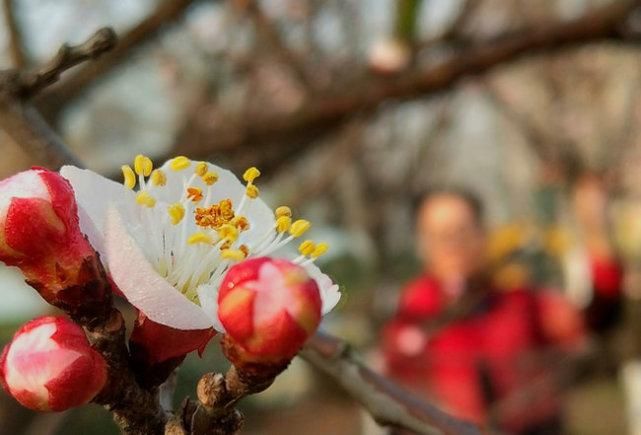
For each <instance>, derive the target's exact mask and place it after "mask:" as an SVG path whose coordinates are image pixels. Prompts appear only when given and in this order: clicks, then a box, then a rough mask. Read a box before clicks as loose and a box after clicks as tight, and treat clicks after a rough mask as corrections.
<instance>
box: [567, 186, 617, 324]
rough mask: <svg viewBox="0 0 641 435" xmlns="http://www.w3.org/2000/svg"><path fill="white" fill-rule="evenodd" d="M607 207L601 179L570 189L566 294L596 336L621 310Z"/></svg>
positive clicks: (614, 320) (605, 191)
mask: <svg viewBox="0 0 641 435" xmlns="http://www.w3.org/2000/svg"><path fill="white" fill-rule="evenodd" d="M608 203H609V201H608V192H607V189H606V186H605V183H604V181H603V180H602V178H601V177H599V176H597V175H596V174H593V173H586V174H584V175H582V176H581V177H579V178H578V180H577V181H576V183H575V184H574V186H573V189H572V203H571V205H572V211H573V217H574V222H573V225H572V228H573V232H574V237H573V246H572V247H571V248H570V249H569V250H568V251H567V252H566V254H565V256H564V272H565V285H564V287H565V291H566V293H567V295H568V297H569V298H570V299H571V300H572V301H573V302H574V303H575V304H576V305H577V306H578V307H579V308H580V309H581V310H582V311H583V313H584V315H585V320H586V323H587V326H588V327H589V329H590V330H591V331H592V332H595V333H597V334H598V335H603V334H607V333H608V332H610V331H611V330H612V329H613V328H614V327H615V326H617V325H618V324H619V322H620V321H621V319H622V306H623V291H622V289H623V267H622V265H621V262H620V261H619V259H618V256H617V254H616V251H615V248H614V244H613V243H612V240H611V239H612V230H611V225H610V222H609V217H608Z"/></svg>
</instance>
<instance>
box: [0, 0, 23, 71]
mask: <svg viewBox="0 0 641 435" xmlns="http://www.w3.org/2000/svg"><path fill="white" fill-rule="evenodd" d="M2 12H3V13H4V20H5V23H6V25H7V33H8V36H9V54H10V55H11V61H12V62H13V67H14V68H22V67H24V66H25V65H26V63H27V61H26V56H25V52H24V45H23V43H22V33H21V32H20V28H19V26H18V22H17V20H16V15H15V3H14V0H2Z"/></svg>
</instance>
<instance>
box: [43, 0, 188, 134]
mask: <svg viewBox="0 0 641 435" xmlns="http://www.w3.org/2000/svg"><path fill="white" fill-rule="evenodd" d="M194 1H195V0H162V1H160V2H159V4H158V7H157V9H156V10H155V11H154V12H153V13H152V14H151V15H149V16H148V17H146V18H145V19H143V20H142V21H141V22H140V23H138V24H137V25H136V26H134V27H133V28H132V29H131V30H129V31H128V32H126V33H124V34H123V35H122V36H121V37H120V39H119V42H118V45H117V46H116V47H115V48H114V50H112V51H111V52H110V53H109V55H107V56H104V57H102V58H101V59H100V60H98V61H96V62H91V63H89V64H87V65H85V66H83V67H82V68H80V69H78V70H77V71H75V72H74V73H73V74H70V75H69V77H68V78H67V79H66V80H64V82H61V83H60V84H59V85H57V86H56V87H53V88H51V90H50V91H48V92H47V93H46V94H43V95H42V96H41V97H40V98H39V99H38V107H39V108H40V109H41V111H42V112H43V114H44V115H45V117H46V118H47V119H49V120H53V121H55V120H56V119H57V117H58V115H59V113H60V111H62V110H63V109H64V108H65V107H67V106H68V105H69V104H70V103H71V102H73V101H75V100H77V99H78V98H79V97H81V96H82V95H84V94H85V92H86V91H87V90H88V89H89V88H90V87H91V86H92V85H93V84H94V83H96V82H98V81H99V80H100V79H102V78H104V77H105V76H107V75H108V74H109V73H110V72H112V71H113V70H115V69H116V68H117V67H119V66H120V65H121V64H122V63H123V62H124V61H126V60H128V59H129V58H130V55H131V54H132V52H133V51H134V50H136V49H138V48H140V47H141V46H143V45H144V44H146V43H147V42H149V41H151V40H152V39H154V38H155V37H156V36H157V35H158V33H159V32H160V31H161V30H163V29H164V28H165V26H166V25H168V24H169V23H171V22H173V21H176V20H177V19H179V18H180V17H181V16H182V14H183V13H184V12H185V11H186V10H187V8H188V7H189V6H190V5H191V4H193V3H194Z"/></svg>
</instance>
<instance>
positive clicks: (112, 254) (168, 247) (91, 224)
mask: <svg viewBox="0 0 641 435" xmlns="http://www.w3.org/2000/svg"><path fill="white" fill-rule="evenodd" d="M122 171H123V175H124V185H123V184H119V183H116V182H114V181H111V180H109V179H107V178H105V177H103V176H101V175H99V174H97V173H95V172H92V171H90V170H86V169H79V168H76V167H74V166H65V167H63V168H62V169H61V171H60V173H61V174H62V176H63V177H65V178H66V179H67V180H69V182H70V183H71V185H72V186H73V189H74V191H75V196H76V200H77V202H78V206H79V215H80V227H81V229H82V231H83V232H84V233H85V234H86V235H87V237H88V238H89V241H90V242H91V243H92V245H93V246H94V247H95V248H96V250H97V251H98V252H99V253H100V254H101V257H102V260H103V263H104V264H105V266H106V268H107V270H108V272H109V274H110V276H111V278H112V280H113V282H114V283H115V284H116V285H117V286H118V288H119V289H120V291H121V292H122V293H123V294H124V295H125V297H126V298H127V300H128V301H129V302H130V303H131V304H132V305H134V306H135V307H136V308H138V309H139V310H140V311H142V312H143V313H144V314H145V315H146V316H147V317H149V318H150V319H151V320H153V321H155V322H157V323H160V324H163V325H166V326H169V327H172V328H176V329H184V330H192V329H205V328H210V327H212V326H214V328H216V329H217V330H219V331H222V330H223V328H222V326H221V324H220V321H219V319H218V315H217V297H218V290H219V285H220V282H221V281H222V278H223V277H224V275H225V273H226V271H227V270H228V268H229V267H230V266H232V265H233V264H235V263H237V262H239V261H242V260H244V259H246V258H249V257H263V256H274V255H275V254H276V253H277V251H278V250H280V249H281V248H282V247H284V246H285V245H286V244H288V243H290V242H292V241H294V240H295V239H299V238H300V237H301V236H302V235H303V234H304V233H305V232H306V231H307V230H308V229H309V227H310V223H309V222H308V221H306V220H303V219H298V220H292V214H291V210H290V209H289V208H288V207H278V208H277V209H276V210H275V211H272V210H271V209H270V208H269V207H268V206H267V205H266V204H265V203H264V202H263V201H262V199H261V198H260V197H259V190H258V188H257V186H256V184H255V180H256V178H257V177H258V176H259V175H260V172H259V171H258V169H256V168H249V169H248V170H247V171H245V173H244V175H243V179H244V180H245V184H243V183H241V182H240V181H239V180H238V179H237V178H236V176H234V174H232V173H231V172H230V171H228V170H226V169H223V168H220V167H218V166H216V165H213V164H211V163H207V162H194V161H191V160H189V159H188V158H186V157H183V156H180V157H175V158H173V159H171V160H169V161H167V162H166V163H165V164H164V165H163V166H162V167H160V168H158V169H154V168H153V164H152V161H151V160H150V159H149V158H148V157H145V156H142V155H139V156H137V157H136V159H135V160H134V165H133V168H132V167H131V166H128V165H124V166H123V167H122ZM298 250H299V252H300V255H299V256H298V257H297V258H295V259H293V261H294V262H295V263H297V264H300V265H302V266H304V267H305V269H306V270H307V272H308V274H309V275H310V276H311V277H312V278H314V279H315V280H316V281H317V283H318V287H319V290H320V293H321V298H322V301H323V302H322V313H323V314H326V313H327V312H329V311H330V310H331V309H332V308H333V307H334V306H335V305H336V303H337V302H338V300H339V299H340V293H339V291H338V286H337V285H335V284H334V283H333V282H332V281H331V279H330V278H329V277H328V276H327V275H325V274H324V273H322V272H321V271H320V269H319V268H318V267H317V266H316V265H315V264H314V260H315V259H316V258H318V257H319V256H321V255H322V254H324V253H325V251H327V245H326V244H325V243H314V242H313V241H311V240H305V241H303V242H302V243H300V245H299V249H298ZM276 256H277V254H276Z"/></svg>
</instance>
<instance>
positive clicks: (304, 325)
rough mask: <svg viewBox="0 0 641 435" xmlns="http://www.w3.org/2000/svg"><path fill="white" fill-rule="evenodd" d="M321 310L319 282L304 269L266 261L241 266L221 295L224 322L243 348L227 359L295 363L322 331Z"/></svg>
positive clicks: (224, 284)
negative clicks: (301, 351)
mask: <svg viewBox="0 0 641 435" xmlns="http://www.w3.org/2000/svg"><path fill="white" fill-rule="evenodd" d="M321 305H322V302H321V298H320V293H319V290H318V285H317V284H316V281H314V280H313V279H311V278H310V277H309V275H308V274H307V272H306V271H305V269H303V268H302V267H301V266H298V265H296V264H294V263H292V262H290V261H287V260H281V259H271V258H265V257H263V258H254V259H249V260H245V261H243V262H241V263H239V264H237V265H235V266H234V267H232V268H231V269H230V270H229V272H228V273H227V275H226V276H225V278H224V280H223V282H222V284H221V288H220V293H219V295H218V317H219V319H220V321H221V323H222V324H223V326H224V327H225V332H226V334H227V337H228V338H229V339H230V340H231V342H232V343H233V344H235V345H236V346H238V347H239V348H240V349H236V350H235V351H234V352H228V351H227V352H226V353H227V356H228V357H229V356H230V354H231V355H234V358H241V359H244V360H246V361H245V362H259V363H266V362H273V363H281V362H284V361H289V360H290V359H291V358H293V357H294V356H295V355H296V353H298V351H299V350H300V348H301V347H302V345H303V344H304V343H305V341H306V340H307V338H309V336H310V335H312V334H313V333H314V332H315V331H316V328H317V327H318V324H319V323H320V319H321ZM230 340H227V341H228V342H229V341H230ZM232 362H234V363H235V364H236V363H238V362H239V361H232Z"/></svg>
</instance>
